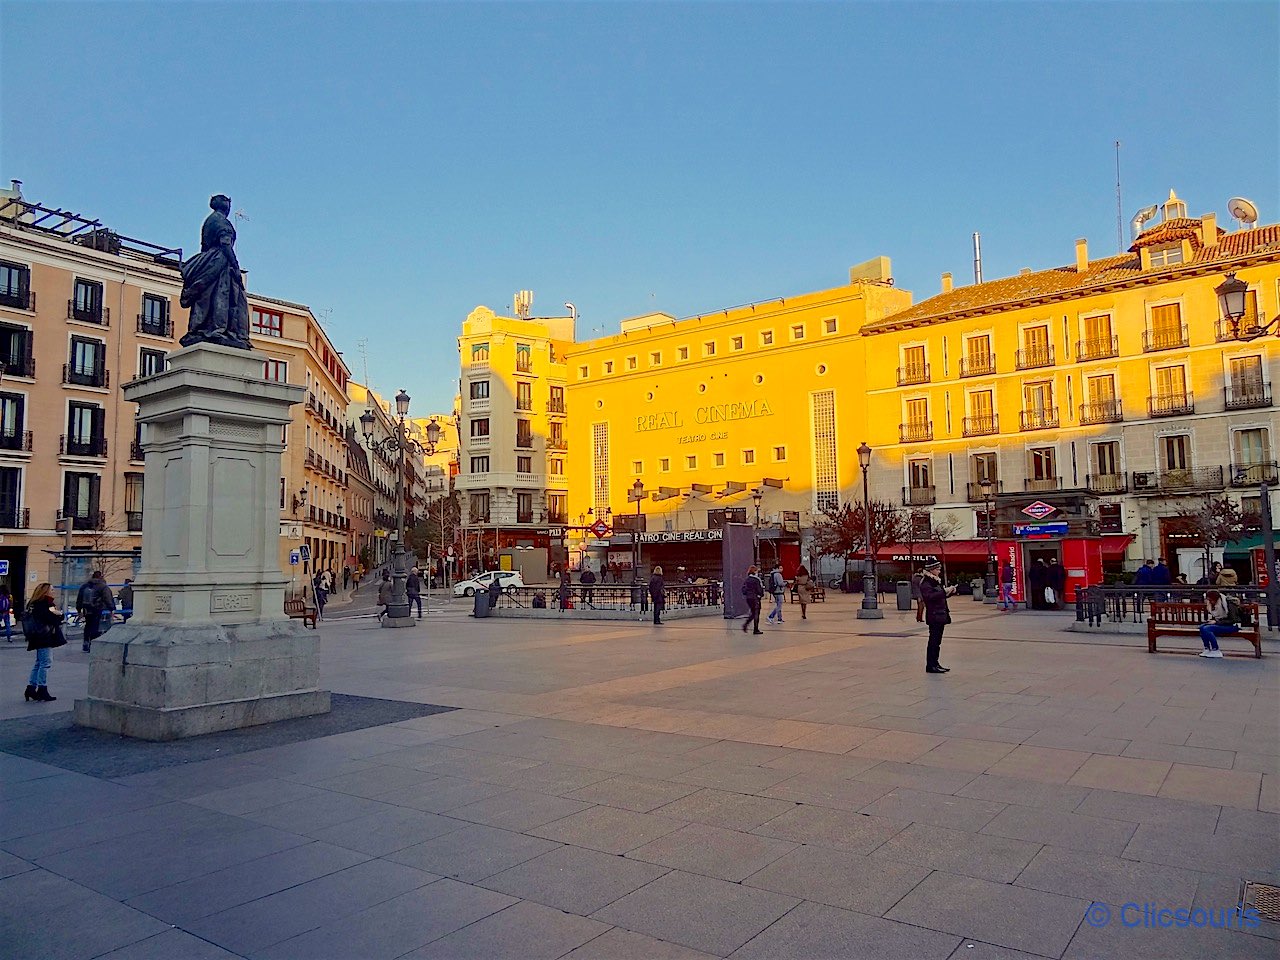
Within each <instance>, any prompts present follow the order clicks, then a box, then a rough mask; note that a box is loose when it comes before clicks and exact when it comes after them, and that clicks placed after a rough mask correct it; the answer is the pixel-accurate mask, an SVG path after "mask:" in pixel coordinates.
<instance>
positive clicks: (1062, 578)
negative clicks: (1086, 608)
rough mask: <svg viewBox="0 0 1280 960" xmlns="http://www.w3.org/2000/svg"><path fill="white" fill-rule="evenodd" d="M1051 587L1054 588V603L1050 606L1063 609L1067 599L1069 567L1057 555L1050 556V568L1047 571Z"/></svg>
mask: <svg viewBox="0 0 1280 960" xmlns="http://www.w3.org/2000/svg"><path fill="white" fill-rule="evenodd" d="M1046 579H1047V580H1048V585H1049V588H1050V589H1052V590H1053V603H1051V604H1050V606H1051V607H1052V608H1053V609H1055V610H1061V609H1062V605H1063V604H1064V603H1066V600H1067V568H1066V567H1064V566H1063V565H1062V564H1060V563H1059V562H1058V558H1057V557H1050V558H1049V569H1048V570H1047V571H1046Z"/></svg>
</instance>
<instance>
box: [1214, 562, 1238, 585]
mask: <svg viewBox="0 0 1280 960" xmlns="http://www.w3.org/2000/svg"><path fill="white" fill-rule="evenodd" d="M1213 584H1214V586H1216V587H1237V586H1239V585H1240V575H1239V574H1238V573H1236V572H1235V570H1234V569H1233V568H1232V567H1223V568H1222V569H1221V570H1219V571H1218V575H1217V576H1216V577H1214V578H1213Z"/></svg>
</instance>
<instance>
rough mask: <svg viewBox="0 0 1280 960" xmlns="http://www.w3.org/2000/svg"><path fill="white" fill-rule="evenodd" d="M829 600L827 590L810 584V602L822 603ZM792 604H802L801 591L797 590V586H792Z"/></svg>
mask: <svg viewBox="0 0 1280 960" xmlns="http://www.w3.org/2000/svg"><path fill="white" fill-rule="evenodd" d="M826 599H827V588H826V587H823V586H820V585H819V584H816V583H810V584H809V602H810V603H822V602H824V601H825V600H826ZM791 602H792V603H799V602H800V591H799V590H797V589H796V585H795V584H794V583H793V584H792V585H791Z"/></svg>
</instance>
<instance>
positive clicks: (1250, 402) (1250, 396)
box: [1227, 356, 1271, 410]
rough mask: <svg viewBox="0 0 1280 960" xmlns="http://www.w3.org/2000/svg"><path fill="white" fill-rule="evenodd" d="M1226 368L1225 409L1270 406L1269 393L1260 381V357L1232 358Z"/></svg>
mask: <svg viewBox="0 0 1280 960" xmlns="http://www.w3.org/2000/svg"><path fill="white" fill-rule="evenodd" d="M1228 368H1229V370H1230V382H1229V384H1228V390H1227V409H1229V410H1232V409H1237V408H1239V407H1261V406H1270V404H1271V397H1270V392H1269V391H1268V389H1267V384H1266V383H1265V382H1264V381H1263V379H1262V357H1260V356H1252V357H1233V358H1232V359H1231V360H1230V361H1229V363H1228Z"/></svg>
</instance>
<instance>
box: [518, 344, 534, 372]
mask: <svg viewBox="0 0 1280 960" xmlns="http://www.w3.org/2000/svg"><path fill="white" fill-rule="evenodd" d="M516 372H517V373H532V372H533V347H532V345H530V344H527V343H517V344H516Z"/></svg>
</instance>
